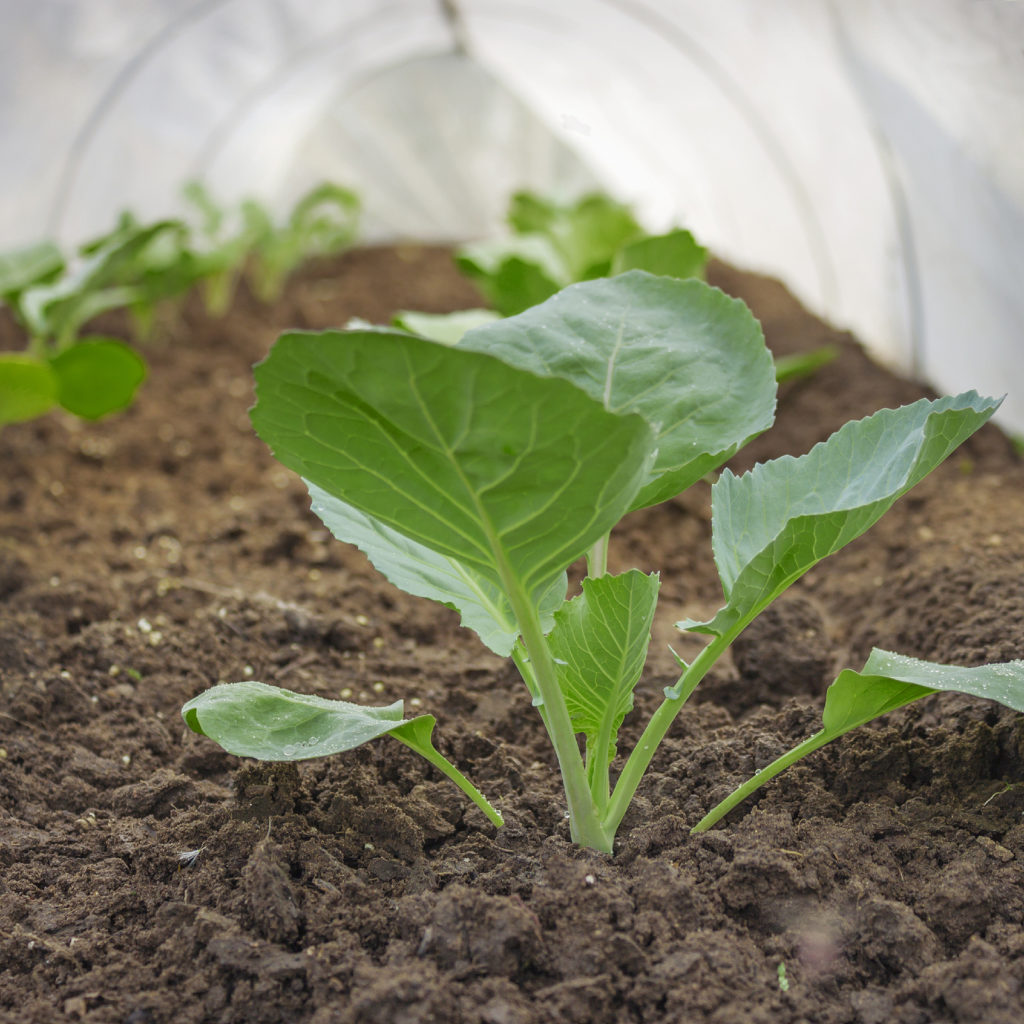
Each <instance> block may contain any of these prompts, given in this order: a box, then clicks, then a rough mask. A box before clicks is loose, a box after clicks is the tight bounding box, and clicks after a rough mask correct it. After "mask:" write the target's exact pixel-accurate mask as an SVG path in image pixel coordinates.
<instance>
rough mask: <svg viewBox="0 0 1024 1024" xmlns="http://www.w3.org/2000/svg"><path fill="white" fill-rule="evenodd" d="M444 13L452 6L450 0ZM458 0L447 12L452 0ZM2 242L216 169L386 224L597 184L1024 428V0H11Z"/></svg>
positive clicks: (282, 200) (283, 195)
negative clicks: (331, 182)
mask: <svg viewBox="0 0 1024 1024" xmlns="http://www.w3.org/2000/svg"><path fill="white" fill-rule="evenodd" d="M453 6H454V7H457V14H456V17H455V18H454V19H453V17H452V13H451V9H452V7H453ZM446 7H447V11H446ZM0 11H2V12H3V15H4V17H3V31H2V32H0V139H2V140H3V141H2V144H3V148H4V159H3V161H2V163H0V175H2V176H3V177H2V179H0V180H2V186H3V187H2V188H0V227H2V234H3V237H2V242H0V244H2V245H3V246H5V247H6V246H14V245H16V244H20V243H28V242H32V241H35V240H37V239H39V238H41V237H45V236H50V237H56V238H58V240H60V241H62V242H65V243H72V242H75V241H80V240H82V239H83V238H85V237H88V236H89V235H92V234H96V233H99V232H102V231H104V230H105V229H107V228H108V227H109V226H110V225H111V223H112V221H113V218H114V216H115V215H116V213H117V212H118V211H119V210H120V209H122V208H125V207H130V208H132V209H134V210H135V211H136V212H137V213H138V214H139V215H140V216H144V217H150V216H153V217H155V216H159V215H161V214H165V213H171V212H179V211H180V210H181V209H182V202H181V186H182V184H183V183H184V182H185V181H188V180H190V179H194V178H202V179H204V180H205V181H206V182H207V184H208V185H209V186H210V187H211V189H212V190H213V192H214V194H216V195H218V196H219V197H221V198H222V199H225V200H230V199H233V198H236V197H238V196H241V195H254V196H257V197H260V198H262V199H263V200H264V201H265V202H267V203H268V204H269V205H271V206H281V207H283V206H285V205H287V204H288V203H290V202H291V201H292V200H294V198H295V197H296V196H297V195H298V194H299V193H301V192H302V191H304V190H305V189H306V188H307V187H308V186H310V185H312V184H313V183H315V182H316V181H318V180H320V179H322V178H332V179H335V180H338V181H340V182H342V183H344V184H348V185H351V186H353V187H355V188H356V189H357V190H358V191H359V192H360V193H361V195H362V196H363V198H364V201H365V203H366V207H367V217H366V221H367V227H368V230H369V231H370V232H371V234H372V235H373V236H374V237H378V238H384V237H418V238H431V239H439V238H471V237H481V236H484V235H487V234H490V233H493V232H494V231H496V230H498V229H499V227H500V223H501V219H502V214H503V211H504V208H505V204H506V201H507V198H508V195H509V193H510V192H511V191H512V190H513V189H515V188H519V187H531V188H536V189H540V190H544V191H547V192H552V193H556V194H562V195H566V196H569V195H573V194H576V193H578V192H579V191H581V190H582V189H584V188H586V187H593V186H595V185H596V186H600V187H603V188H605V189H607V190H609V191H611V192H613V193H615V194H616V195H619V196H620V197H622V198H623V199H625V200H628V201H630V202H632V203H633V204H634V205H635V207H636V209H637V211H638V212H639V214H640V215H641V217H642V219H643V220H644V221H645V222H646V223H647V224H648V225H649V226H650V227H651V228H663V227H667V226H669V225H670V224H673V223H681V224H684V225H686V226H688V227H691V228H692V229H693V230H694V231H695V232H696V233H697V234H698V236H699V237H701V238H702V240H703V241H705V242H706V243H707V244H709V245H710V246H711V247H712V248H713V249H714V250H715V251H716V252H717V253H719V254H720V255H722V256H724V257H725V258H727V259H730V260H732V261H734V262H736V263H738V264H741V265H744V266H748V267H751V268H753V269H757V270H761V271H764V272H767V273H771V274H775V275H776V276H779V277H781V278H782V279H783V280H784V281H785V282H786V283H787V284H788V285H789V286H790V287H791V288H792V289H793V290H794V291H795V292H796V293H797V294H798V295H799V296H800V297H801V298H802V299H803V300H804V301H805V302H806V303H807V304H808V305H809V306H810V307H811V308H813V309H814V310H816V311H817V312H819V313H821V314H823V315H825V316H826V317H828V318H829V319H831V320H832V321H834V322H836V323H838V324H840V325H843V326H848V327H850V328H851V329H853V330H854V331H856V332H857V333H858V334H859V335H860V336H861V337H862V338H863V339H864V340H865V341H866V342H867V343H868V344H869V345H871V346H873V347H874V348H875V349H876V351H877V352H879V353H880V354H881V355H882V356H883V357H885V358H888V359H889V360H890V361H892V362H894V363H896V364H897V365H900V366H902V367H904V368H908V369H911V370H912V371H915V372H917V373H919V374H921V375H922V376H924V377H927V378H928V379H930V380H931V382H932V383H933V384H934V385H935V387H936V388H938V389H940V390H962V389H964V388H967V387H976V388H978V389H979V390H981V391H985V392H988V393H995V394H1002V393H1003V392H1009V398H1008V399H1007V403H1006V406H1005V407H1004V414H1003V422H1004V423H1006V424H1007V425H1009V426H1010V427H1011V428H1012V429H1016V430H1020V431H1024V344H1022V339H1024V287H1022V286H1021V285H1022V282H1024V2H1016V0H856V2H853V0H847V2H843V0H717V2H715V3H709V2H707V0H561V2H559V3H553V2H552V0H455V2H454V3H451V2H449V3H448V4H447V5H445V4H442V3H441V2H440V0H335V2H332V3H324V2H323V0H198V2H197V0H89V2H88V3H82V2H81V0H0Z"/></svg>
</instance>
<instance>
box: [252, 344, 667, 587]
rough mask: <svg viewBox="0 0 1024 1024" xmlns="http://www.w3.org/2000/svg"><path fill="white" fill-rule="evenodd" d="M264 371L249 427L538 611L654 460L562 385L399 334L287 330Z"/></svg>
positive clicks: (360, 504) (633, 427)
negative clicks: (543, 595)
mask: <svg viewBox="0 0 1024 1024" xmlns="http://www.w3.org/2000/svg"><path fill="white" fill-rule="evenodd" d="M255 374H256V381H257V404H256V406H255V408H254V409H253V411H252V420H253V424H254V425H255V427H256V430H257V433H259V435H260V436H261V437H262V438H263V439H264V440H265V441H266V442H267V443H268V444H269V445H270V446H271V448H272V449H273V450H274V453H275V455H276V456H277V457H278V458H279V459H280V460H281V461H282V462H283V463H284V464H285V465H286V466H288V467H289V468H291V469H294V470H295V471H296V472H298V473H300V474H301V475H302V476H303V477H305V478H306V479H307V480H309V481H311V482H312V483H314V484H316V485H317V486H318V487H321V488H323V489H324V490H325V491H327V492H328V493H330V494H334V495H337V496H339V497H341V498H342V500H344V501H345V502H346V503H347V504H350V505H352V506H353V507H355V508H358V509H360V510H361V511H362V512H365V513H366V514H367V515H370V516H372V517H373V518H374V519H377V520H379V521H380V522H382V523H383V524H384V525H386V526H389V527H391V528H392V529H394V530H397V531H398V532H399V533H401V534H403V535H404V536H406V537H408V538H410V539H411V540H414V541H416V542H417V543H419V544H422V545H424V546H425V547H428V548H430V549H431V550H433V551H436V552H438V553H439V554H442V555H445V556H446V557H448V558H453V559H455V560H456V561H458V562H459V563H461V564H462V565H463V566H465V567H466V568H467V569H469V570H470V571H472V572H473V573H475V574H476V575H477V576H479V577H481V578H484V579H486V580H488V581H489V582H490V583H491V584H493V585H494V586H496V587H500V588H502V589H503V590H505V592H506V593H509V592H510V588H515V589H517V590H518V589H520V588H521V590H522V592H523V593H524V594H525V595H529V597H530V599H531V600H532V601H533V602H534V604H535V605H536V603H538V600H539V598H540V595H541V593H542V592H543V591H544V590H545V589H546V588H548V587H550V586H551V581H552V580H553V579H554V578H555V577H556V576H557V575H558V574H559V573H560V572H561V571H562V570H563V569H565V568H566V566H568V565H569V564H570V563H571V562H573V561H574V560H575V559H576V558H577V557H579V556H580V555H581V554H583V552H585V551H586V550H587V548H588V547H589V546H590V545H591V544H593V543H594V542H595V541H596V540H597V539H598V538H600V537H602V536H603V535H604V534H606V533H607V532H608V531H609V530H610V529H611V527H612V526H613V525H614V524H615V523H616V522H617V521H618V520H619V519H620V518H621V517H622V515H623V514H624V512H625V511H626V510H627V509H628V507H629V505H630V503H631V501H632V498H633V496H634V495H635V494H636V492H637V490H638V489H639V486H640V484H641V482H642V481H643V480H644V479H645V478H646V476H647V473H648V467H649V464H650V459H651V453H652V451H653V448H654V439H653V437H652V434H651V431H650V429H649V428H648V426H647V425H646V423H645V422H644V421H643V420H642V419H641V418H640V417H638V416H617V415H614V414H611V413H609V412H607V411H606V410H605V409H604V408H603V407H602V406H601V405H600V404H599V403H598V402H595V401H593V400H592V399H591V398H589V397H588V396H587V395H586V394H584V393H583V392H581V391H580V390H579V389H577V388H574V387H572V386H571V385H569V384H567V383H566V382H564V381H561V380H552V379H545V378H540V377H536V376H534V375H532V374H530V373H527V372H525V371H523V370H518V369H516V368H515V367H512V366H508V365H506V364H505V363H503V362H501V361H500V360H498V359H495V358H494V357H492V356H489V355H484V354H482V353H478V352H469V351H464V350H462V349H461V348H449V347H447V346H445V345H440V344H437V343H436V342H431V341H428V340H427V339H424V338H417V337H414V336H412V335H409V334H405V333H401V332H397V331H394V332H389V331H352V332H346V333H343V332H338V331H328V332H324V333H322V334H286V335H284V336H283V337H281V338H280V339H279V340H278V342H277V344H276V345H275V346H274V348H273V350H272V351H271V353H270V355H269V356H268V357H267V359H266V360H264V361H263V362H262V363H261V364H259V365H258V366H257V367H256V371H255Z"/></svg>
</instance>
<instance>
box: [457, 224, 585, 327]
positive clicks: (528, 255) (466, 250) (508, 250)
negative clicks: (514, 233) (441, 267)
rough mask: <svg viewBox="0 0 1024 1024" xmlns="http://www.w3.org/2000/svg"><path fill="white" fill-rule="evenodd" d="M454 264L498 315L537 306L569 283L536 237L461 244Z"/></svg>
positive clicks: (563, 269)
mask: <svg viewBox="0 0 1024 1024" xmlns="http://www.w3.org/2000/svg"><path fill="white" fill-rule="evenodd" d="M455 263H456V265H457V266H458V268H459V269H460V270H461V271H462V272H463V273H464V274H465V275H466V277H468V278H469V279H470V280H471V281H472V282H473V283H474V284H475V285H476V286H477V288H479V289H480V291H481V292H482V293H483V295H484V298H486V299H487V301H488V302H489V303H490V304H491V305H492V306H493V307H494V308H495V309H496V310H497V311H498V312H499V313H500V314H501V315H502V316H514V315H515V314H516V313H521V312H522V311H523V310H524V309H529V308H530V307H531V306H536V305H538V304H539V303H541V302H543V301H544V300H545V299H549V298H551V296H552V295H554V294H555V292H557V291H558V289H559V288H561V287H562V286H563V285H566V284H568V283H569V282H570V281H571V280H572V278H571V277H570V276H569V271H568V268H567V267H566V266H565V265H564V264H563V263H562V260H561V258H560V257H559V255H558V253H557V252H556V251H555V249H554V247H553V246H552V245H551V243H550V242H549V241H548V240H547V239H546V238H541V237H539V236H536V235H530V236H525V237H522V238H510V239H502V240H499V241H492V242H478V243H476V244H474V245H465V246H463V247H462V248H461V249H459V251H458V252H457V253H456V254H455Z"/></svg>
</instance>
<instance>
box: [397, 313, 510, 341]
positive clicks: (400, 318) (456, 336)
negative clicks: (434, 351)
mask: <svg viewBox="0 0 1024 1024" xmlns="http://www.w3.org/2000/svg"><path fill="white" fill-rule="evenodd" d="M498 319H500V314H498V313H496V312H495V311H494V310H493V309H460V310H459V311H458V312H455V313H416V312H413V311H412V310H408V309H403V310H401V311H400V312H398V313H396V314H395V316H394V318H393V319H392V321H391V322H392V323H393V324H394V325H395V327H401V328H402V330H403V331H411V332H412V333H413V334H418V335H419V336H420V337H421V338H430V340H431V341H439V342H441V344H442V345H457V344H458V343H459V341H460V339H461V338H462V336H463V335H464V334H465V333H466V331H471V330H472V329H473V328H474V327H482V326H483V325H484V324H490V323H493V322H494V321H495V320H498Z"/></svg>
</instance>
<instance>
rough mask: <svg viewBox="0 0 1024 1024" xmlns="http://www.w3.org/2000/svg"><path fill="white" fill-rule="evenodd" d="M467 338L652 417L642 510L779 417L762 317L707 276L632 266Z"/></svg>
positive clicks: (612, 406) (464, 345)
mask: <svg viewBox="0 0 1024 1024" xmlns="http://www.w3.org/2000/svg"><path fill="white" fill-rule="evenodd" d="M459 348H460V349H473V350H475V351H478V352H490V353H493V354H494V355H496V356H498V357H499V358H501V359H503V360H504V361H506V362H507V363H510V364H512V365H515V366H518V367H521V368H522V369H524V370H529V371H530V372H532V373H536V374H543V375H546V376H551V377H561V378H563V379H565V380H568V381H570V382H572V383H573V384H575V385H576V386H577V387H579V388H582V389H583V390H584V391H586V392H587V394H589V395H591V396H592V397H593V398H595V399H597V400H598V401H600V402H601V403H602V404H603V405H604V406H605V407H606V408H607V409H609V410H610V411H612V412H617V413H629V412H633V413H638V414H640V415H641V416H643V417H644V419H646V420H647V422H648V423H650V424H651V426H652V429H654V430H655V432H656V434H657V439H658V441H657V443H658V455H657V459H656V461H655V464H654V467H653V469H652V471H651V473H650V475H649V477H648V479H647V480H646V482H645V484H644V487H643V490H642V491H641V493H640V494H639V495H638V497H637V498H636V499H635V501H634V502H633V507H634V508H642V507H644V506H646V505H653V504H657V503H658V502H660V501H665V500H666V499H668V498H670V497H672V496H674V495H676V494H678V493H679V492H680V491H683V490H685V489H686V488H687V487H689V486H690V485H691V484H692V483H694V482H695V481H697V480H699V479H700V478H701V477H702V476H704V475H705V474H706V473H708V472H709V471H710V470H712V469H714V468H715V467H716V466H719V465H720V464H721V463H722V462H724V461H725V460H726V459H727V458H729V456H731V455H732V454H733V453H734V452H736V451H737V450H738V449H739V448H740V446H741V445H743V444H745V443H746V442H747V441H749V440H750V439H751V438H752V437H754V436H756V435H757V434H759V433H761V432H762V431H763V430H765V429H767V427H769V426H770V425H771V423H772V420H773V418H774V411H775V375H774V370H773V365H772V359H771V355H770V354H769V352H768V349H767V348H766V347H765V344H764V337H763V335H762V333H761V328H760V325H759V324H758V323H757V321H756V320H755V319H754V317H753V316H752V314H751V313H750V311H749V310H748V309H747V307H746V306H745V305H743V303H742V302H740V301H738V300H737V299H731V298H729V297H728V296H727V295H725V294H723V293H722V292H720V291H718V290H717V289H715V288H711V287H709V286H708V285H706V284H704V283H703V282H701V281H696V280H692V279H691V280H687V281H679V280H674V279H671V278H666V277H655V276H653V275H651V274H647V273H644V272H643V271H639V270H633V271H629V272H628V273H625V274H621V275H620V276H618V277H614V278H610V279H606V280H599V281H588V282H585V283H583V284H576V285H571V286H570V287H568V288H566V289H564V290H563V291H561V292H559V293H558V294H557V295H555V296H554V297H553V298H551V299H549V300H548V301H547V302H545V303H544V304H543V305H541V306H539V307H537V308H535V309H530V310H527V311H526V312H525V313H521V314H519V315H518V316H515V317H511V318H510V319H507V320H501V321H498V322H497V323H494V324H488V325H486V326H484V327H479V328H477V329H476V330H473V331H469V332H468V333H467V334H466V335H465V336H464V337H463V339H462V341H461V342H459Z"/></svg>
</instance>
